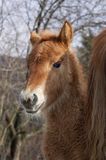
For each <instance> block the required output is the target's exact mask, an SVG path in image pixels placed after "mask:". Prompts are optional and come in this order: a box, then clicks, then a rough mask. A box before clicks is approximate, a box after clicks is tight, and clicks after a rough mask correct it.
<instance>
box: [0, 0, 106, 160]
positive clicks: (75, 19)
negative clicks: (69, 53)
mask: <svg viewBox="0 0 106 160" xmlns="http://www.w3.org/2000/svg"><path fill="white" fill-rule="evenodd" d="M66 19H67V20H68V21H70V22H71V23H72V25H73V27H74V41H73V46H74V47H75V48H76V51H77V54H78V57H79V59H80V61H81V63H82V64H83V66H84V69H85V73H86V75H87V74H88V66H89V59H90V55H91V48H92V39H93V37H94V36H96V35H97V34H98V33H100V31H102V30H103V29H104V28H106V1H105V0H92V1H91V0H75V1H73V0H0V160H41V159H43V157H42V154H41V151H40V145H41V139H42V121H38V120H36V118H34V117H33V118H32V119H31V118H30V115H25V113H24V111H23V110H20V109H19V108H20V101H19V93H20V91H21V89H22V87H23V86H24V83H25V76H26V60H25V57H26V56H27V55H28V53H29V50H30V43H29V35H30V32H31V31H32V30H36V29H37V30H38V31H39V30H42V29H49V28H50V29H52V30H53V31H54V30H58V29H59V28H60V27H61V26H62V24H63V22H64V20H66Z"/></svg>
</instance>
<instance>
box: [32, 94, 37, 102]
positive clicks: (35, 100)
mask: <svg viewBox="0 0 106 160" xmlns="http://www.w3.org/2000/svg"><path fill="white" fill-rule="evenodd" d="M33 96H34V99H33V103H34V104H35V103H36V102H37V100H38V97H37V95H36V94H33Z"/></svg>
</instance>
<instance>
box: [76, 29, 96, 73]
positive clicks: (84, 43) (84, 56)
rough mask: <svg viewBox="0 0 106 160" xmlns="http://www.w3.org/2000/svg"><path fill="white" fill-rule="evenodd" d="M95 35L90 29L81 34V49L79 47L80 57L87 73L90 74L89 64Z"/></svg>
mask: <svg viewBox="0 0 106 160" xmlns="http://www.w3.org/2000/svg"><path fill="white" fill-rule="evenodd" d="M93 38H94V35H93V33H92V31H91V30H90V29H89V30H88V32H81V39H82V40H81V47H78V57H79V59H80V61H81V63H82V65H83V68H84V71H85V73H88V70H89V62H90V57H91V50H92V41H93Z"/></svg>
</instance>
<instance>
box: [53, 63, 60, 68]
mask: <svg viewBox="0 0 106 160" xmlns="http://www.w3.org/2000/svg"><path fill="white" fill-rule="evenodd" d="M60 66H61V63H60V62H56V63H54V64H53V67H55V68H59V67H60Z"/></svg>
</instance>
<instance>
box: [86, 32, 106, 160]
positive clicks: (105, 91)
mask: <svg viewBox="0 0 106 160" xmlns="http://www.w3.org/2000/svg"><path fill="white" fill-rule="evenodd" d="M87 106H88V108H87V122H88V133H87V134H88V138H89V143H88V144H89V145H88V148H89V151H91V152H90V153H89V155H90V160H103V159H105V157H104V156H105V155H104V145H105V144H104V143H105V129H106V128H105V127H106V126H105V125H106V124H105V123H106V122H105V116H106V30H104V31H103V32H102V33H101V34H100V35H99V36H97V37H96V38H95V39H94V44H93V51H92V58H91V64H90V73H89V81H88V105H87Z"/></svg>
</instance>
